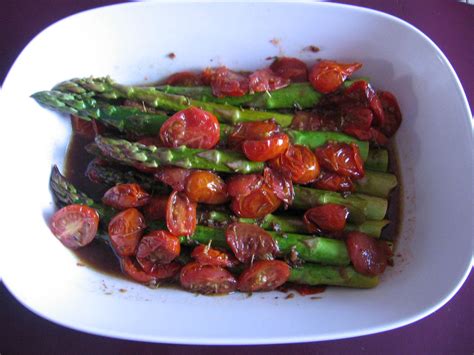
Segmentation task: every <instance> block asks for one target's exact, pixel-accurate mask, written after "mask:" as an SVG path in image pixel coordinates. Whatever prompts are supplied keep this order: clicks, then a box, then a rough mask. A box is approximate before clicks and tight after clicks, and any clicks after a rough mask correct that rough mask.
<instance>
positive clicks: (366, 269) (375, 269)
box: [346, 232, 392, 276]
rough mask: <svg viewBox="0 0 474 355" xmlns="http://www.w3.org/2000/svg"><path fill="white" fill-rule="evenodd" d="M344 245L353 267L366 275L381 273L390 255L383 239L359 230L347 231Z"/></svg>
mask: <svg viewBox="0 0 474 355" xmlns="http://www.w3.org/2000/svg"><path fill="white" fill-rule="evenodd" d="M346 245H347V250H348V252H349V257H350V259H351V262H352V265H354V269H355V270H356V271H357V272H360V273H361V274H364V275H368V276H376V275H379V274H381V273H383V272H384V271H385V267H386V266H387V264H388V263H389V260H390V258H391V256H392V251H391V250H390V248H389V246H388V244H387V243H386V242H385V241H383V240H377V239H374V238H372V237H369V236H368V235H367V234H364V233H361V232H349V233H347V239H346Z"/></svg>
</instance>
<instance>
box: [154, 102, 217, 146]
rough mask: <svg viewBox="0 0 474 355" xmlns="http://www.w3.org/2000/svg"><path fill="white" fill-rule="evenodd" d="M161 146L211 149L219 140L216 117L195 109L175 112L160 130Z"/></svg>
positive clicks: (190, 108)
mask: <svg viewBox="0 0 474 355" xmlns="http://www.w3.org/2000/svg"><path fill="white" fill-rule="evenodd" d="M160 139H161V142H162V143H163V146H165V147H170V148H177V147H179V146H182V145H184V146H186V147H188V148H194V149H212V148H213V147H215V145H216V144H217V143H219V139H220V125H219V122H218V121H217V118H216V116H214V115H213V114H212V113H210V112H207V111H204V110H201V109H200V108H197V107H189V108H187V109H185V110H182V111H179V112H176V113H175V114H174V115H173V116H171V117H170V118H168V119H167V120H166V122H165V123H164V124H163V125H162V126H161V128H160Z"/></svg>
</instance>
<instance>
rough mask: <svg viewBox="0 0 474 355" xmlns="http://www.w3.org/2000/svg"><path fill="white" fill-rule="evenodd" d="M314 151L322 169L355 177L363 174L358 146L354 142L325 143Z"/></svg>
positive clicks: (362, 163)
mask: <svg viewBox="0 0 474 355" xmlns="http://www.w3.org/2000/svg"><path fill="white" fill-rule="evenodd" d="M315 153H316V157H317V159H318V162H319V165H320V166H321V167H322V168H323V169H326V170H329V171H332V172H334V173H337V174H339V175H343V176H349V177H352V178H355V179H360V178H362V177H363V176H364V174H365V172H364V162H363V160H362V158H361V157H360V151H359V147H358V146H357V145H356V144H354V143H350V144H348V143H327V144H325V145H323V146H321V147H318V148H316V150H315Z"/></svg>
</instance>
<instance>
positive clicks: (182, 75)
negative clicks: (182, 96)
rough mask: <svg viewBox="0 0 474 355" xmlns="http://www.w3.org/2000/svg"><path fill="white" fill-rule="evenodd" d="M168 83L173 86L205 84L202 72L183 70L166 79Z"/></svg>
mask: <svg viewBox="0 0 474 355" xmlns="http://www.w3.org/2000/svg"><path fill="white" fill-rule="evenodd" d="M165 84H166V85H171V86H188V87H189V86H199V85H203V82H202V78H201V75H200V74H197V73H193V72H191V71H182V72H179V73H174V74H172V75H170V76H169V77H168V78H167V79H166V81H165Z"/></svg>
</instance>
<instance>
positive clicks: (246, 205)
mask: <svg viewBox="0 0 474 355" xmlns="http://www.w3.org/2000/svg"><path fill="white" fill-rule="evenodd" d="M280 205H281V200H280V199H279V198H278V197H277V195H276V194H275V193H274V192H273V191H272V189H270V188H269V187H268V186H267V185H265V184H264V185H262V186H261V187H260V188H259V189H256V190H254V191H252V192H251V193H249V194H248V195H238V196H237V197H234V198H233V199H232V202H231V204H230V209H231V210H232V211H233V212H234V213H235V214H236V215H237V216H238V217H243V218H263V217H265V216H266V215H267V214H269V213H273V212H275V211H276V210H277V209H278V207H280Z"/></svg>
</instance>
